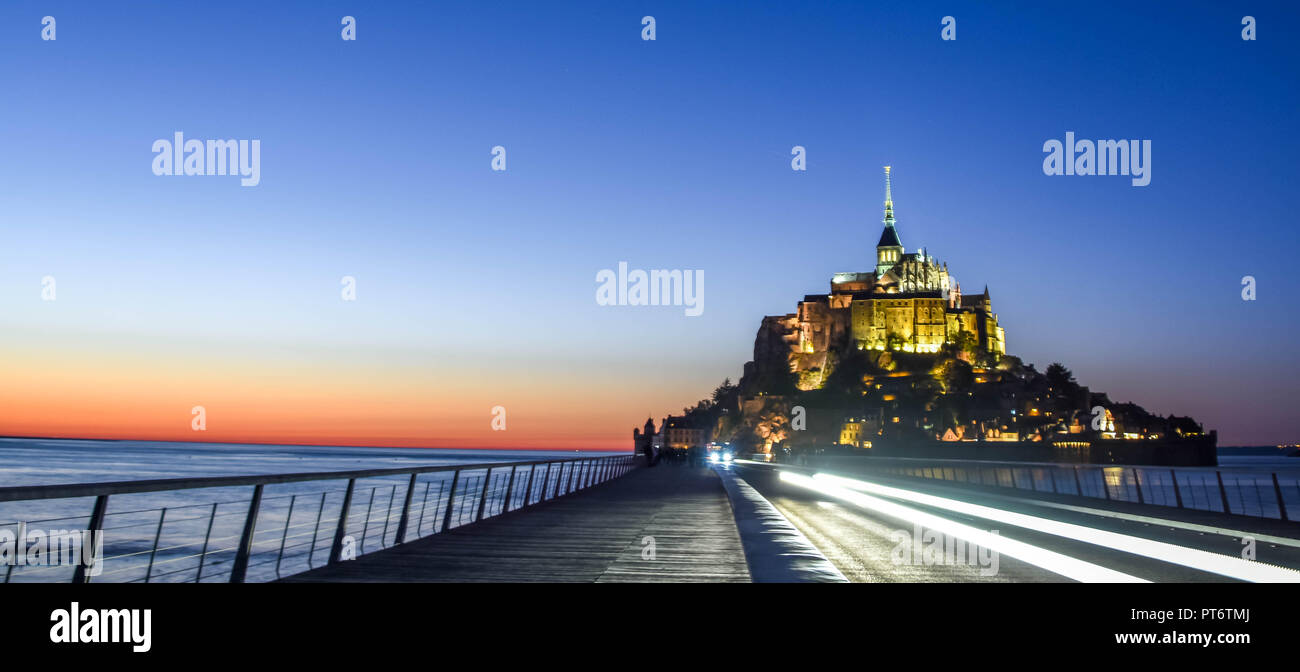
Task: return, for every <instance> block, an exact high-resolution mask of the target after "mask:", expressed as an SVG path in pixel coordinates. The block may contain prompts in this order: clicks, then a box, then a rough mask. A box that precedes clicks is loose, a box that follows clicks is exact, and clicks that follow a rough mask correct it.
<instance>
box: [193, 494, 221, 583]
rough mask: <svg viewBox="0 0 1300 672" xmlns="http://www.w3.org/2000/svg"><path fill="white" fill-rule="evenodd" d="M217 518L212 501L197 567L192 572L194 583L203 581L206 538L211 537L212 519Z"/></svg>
mask: <svg viewBox="0 0 1300 672" xmlns="http://www.w3.org/2000/svg"><path fill="white" fill-rule="evenodd" d="M216 518H217V503H216V502H213V503H212V513H209V514H208V531H207V533H206V534H204V535H203V550H202V551H199V569H198V571H197V572H195V573H194V583H203V563H204V561H206V560H207V559H208V540H210V539H212V521H214V520H216Z"/></svg>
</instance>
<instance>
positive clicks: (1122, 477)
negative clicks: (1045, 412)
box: [821, 457, 1300, 520]
mask: <svg viewBox="0 0 1300 672" xmlns="http://www.w3.org/2000/svg"><path fill="white" fill-rule="evenodd" d="M821 464H823V465H824V466H827V467H829V466H836V467H847V468H851V469H860V470H865V471H871V472H874V473H885V474H890V475H893V476H903V477H909V478H924V479H934V480H942V481H949V482H953V483H965V484H970V485H982V486H991V487H1003V488H1011V489H1018V490H1032V491H1035V492H1044V493H1051V494H1059V495H1075V496H1079V497H1091V498H1094V499H1104V500H1113V501H1120V502H1131V503H1136V504H1152V505H1157V506H1169V507H1175V508H1179V509H1196V510H1200V511H1214V512H1218V513H1228V514H1233V515H1241V516H1252V517H1256V518H1276V519H1279V520H1297V514H1300V476H1297V475H1285V474H1284V475H1282V476H1278V474H1277V472H1257V471H1243V470H1232V469H1212V468H1185V469H1177V468H1165V467H1141V466H1132V467H1130V466H1106V465H1070V464H1055V463H1047V462H1035V463H1025V462H982V461H981V462H978V463H976V462H973V461H969V460H929V459H918V458H883V457H873V458H843V459H839V458H834V457H831V458H823V460H822V461H821Z"/></svg>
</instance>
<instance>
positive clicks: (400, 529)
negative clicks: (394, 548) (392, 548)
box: [393, 473, 419, 545]
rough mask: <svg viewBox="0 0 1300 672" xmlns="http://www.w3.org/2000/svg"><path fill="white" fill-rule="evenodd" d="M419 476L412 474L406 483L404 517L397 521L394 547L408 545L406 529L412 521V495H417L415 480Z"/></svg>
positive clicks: (403, 502) (403, 501)
mask: <svg viewBox="0 0 1300 672" xmlns="http://www.w3.org/2000/svg"><path fill="white" fill-rule="evenodd" d="M418 476H419V474H417V473H412V474H411V480H410V481H408V482H407V483H406V497H405V498H404V499H403V500H402V517H401V518H398V519H397V536H396V537H394V538H393V545H397V544H403V543H406V527H407V525H409V524H410V520H411V495H413V494H415V479H416V477H418Z"/></svg>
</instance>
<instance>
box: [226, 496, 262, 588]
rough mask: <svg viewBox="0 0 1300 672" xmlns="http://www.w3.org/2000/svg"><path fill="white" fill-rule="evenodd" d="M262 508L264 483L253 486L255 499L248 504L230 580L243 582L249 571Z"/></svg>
mask: <svg viewBox="0 0 1300 672" xmlns="http://www.w3.org/2000/svg"><path fill="white" fill-rule="evenodd" d="M261 508H262V484H261V483H258V484H257V485H255V486H253V501H251V502H249V504H248V517H247V518H245V519H244V533H243V535H241V536H240V537H239V550H238V551H235V563H234V564H233V565H231V567H230V582H231V583H243V582H244V575H245V574H247V573H248V556H250V555H252V554H253V534H254V533H256V532H257V512H258V511H259V510H260V509H261Z"/></svg>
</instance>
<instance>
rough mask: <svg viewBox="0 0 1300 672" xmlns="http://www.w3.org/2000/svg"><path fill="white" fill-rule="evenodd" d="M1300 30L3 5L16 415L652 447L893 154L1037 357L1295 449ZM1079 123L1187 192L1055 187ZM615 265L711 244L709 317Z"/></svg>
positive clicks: (8, 322)
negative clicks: (347, 19) (174, 142)
mask: <svg viewBox="0 0 1300 672" xmlns="http://www.w3.org/2000/svg"><path fill="white" fill-rule="evenodd" d="M988 4H993V5H995V6H992V7H989V6H986V5H988ZM864 5H866V6H864ZM47 14H48V15H52V16H54V17H55V18H56V19H57V22H58V23H57V30H58V33H57V35H58V39H57V40H56V41H54V42H44V41H42V40H41V39H40V29H41V25H40V20H41V17H43V16H45V15H47ZM646 14H649V15H653V16H654V17H655V18H656V20H657V38H658V39H657V40H656V41H654V42H646V41H642V40H641V39H640V32H641V17H642V16H643V15H646ZM949 14H950V15H953V16H955V17H956V19H957V28H958V33H957V36H958V39H957V40H956V41H955V42H944V41H941V40H940V38H939V33H940V29H941V25H940V19H941V18H942V17H943V16H944V15H949ZM1244 14H1250V15H1253V16H1255V17H1256V19H1257V20H1258V35H1259V39H1258V40H1257V41H1254V42H1246V41H1243V40H1242V39H1241V36H1240V31H1241V17H1242V15H1244ZM344 15H353V16H355V17H356V19H357V22H358V30H357V35H358V39H357V41H355V42H344V41H342V40H341V39H340V37H339V31H340V29H341V26H340V25H339V22H340V18H341V17H342V16H344ZM1298 19H1300V11H1298V10H1297V9H1296V5H1294V4H1293V3H1285V4H1278V3H1271V2H1263V3H1249V6H1248V8H1233V7H1229V6H1228V3H1218V2H1204V3H1180V4H1179V5H1178V6H1177V7H1176V8H1172V7H1170V6H1167V5H1157V4H1146V3H1131V2H1126V3H1114V4H1109V3H1089V4H1088V6H1086V7H1084V6H1078V5H1073V4H1071V5H1066V4H1065V3H1030V2H1026V3H1015V4H1005V5H1003V4H1002V3H973V2H945V3H927V2H908V3H861V2H855V3H815V4H810V3H794V2H785V3H753V2H747V3H729V4H712V3H700V2H690V3H670V2H639V3H618V2H592V3H562V4H554V3H536V2H533V3H523V2H520V3H492V4H491V5H488V4H487V3H462V4H444V3H437V4H434V3H420V4H414V3H412V4H410V5H405V4H399V3H369V2H366V3H355V2H354V3H337V2H311V3H235V2H227V3H209V4H204V5H199V4H198V3H161V2H159V3H125V4H123V3H111V4H110V3H101V2H84V3H80V2H79V3H66V2H53V1H46V2H39V3H36V2H9V3H5V4H4V5H3V7H0V64H3V65H2V66H0V90H2V91H4V95H3V97H0V143H3V144H2V146H3V152H4V160H3V161H0V183H2V184H3V185H4V186H3V188H0V434H24V435H31V434H38V435H50V436H98V437H133V438H151V439H177V440H213V441H216V440H220V441H269V442H305V443H334V444H353V445H356V444H361V445H421V446H448V447H451V446H456V447H538V448H591V449H598V448H604V449H608V448H619V449H622V448H627V447H629V446H630V442H629V432H630V430H631V428H632V427H633V426H636V425H639V424H640V423H642V422H644V420H645V417H646V415H647V414H648V413H652V414H654V416H655V417H657V418H658V417H662V416H663V415H664V414H666V413H668V412H672V411H676V410H679V409H680V408H681V407H682V406H684V405H687V404H689V403H693V402H694V401H695V400H697V399H699V398H701V397H703V396H705V395H707V394H708V393H709V392H710V391H711V390H712V388H713V387H714V386H715V385H716V384H717V383H719V382H720V381H721V380H722V379H723V378H724V377H731V378H732V379H733V380H735V379H736V378H738V377H739V375H740V373H741V367H742V365H743V364H744V362H745V361H746V360H748V359H750V357H751V356H752V344H753V338H754V334H755V332H756V331H757V328H758V325H759V322H760V320H761V318H762V317H763V316H764V315H771V314H782V313H787V312H792V311H793V310H794V309H795V304H796V302H797V301H798V300H799V299H800V298H801V297H802V296H803V295H804V294H807V293H816V292H824V291H826V289H827V288H828V281H829V278H830V275H831V273H833V272H837V271H867V270H870V269H871V268H872V267H873V266H874V245H875V242H876V239H877V238H878V237H879V231H880V218H881V214H880V209H881V207H880V206H881V201H882V199H883V194H882V180H881V166H882V165H884V164H892V165H893V166H894V175H895V177H894V200H895V206H896V213H897V217H898V226H899V232H900V234H901V237H902V240H903V244H904V245H905V246H906V247H907V249H908V250H909V251H912V250H914V249H915V248H917V247H919V246H925V247H926V249H927V251H928V252H929V253H930V254H932V255H934V256H936V257H938V258H939V259H940V260H942V261H946V262H947V263H948V264H949V267H950V269H951V270H952V272H953V274H954V275H955V277H956V278H957V279H958V280H959V281H960V282H961V283H962V285H963V287H964V289H966V291H967V292H978V291H980V290H982V289H983V286H984V284H985V283H987V284H988V285H989V287H990V291H991V293H992V297H993V302H994V309H995V310H996V311H997V312H998V314H999V316H1000V319H1001V323H1002V324H1003V326H1005V327H1006V329H1007V335H1008V343H1009V351H1010V352H1011V353H1012V354H1017V355H1019V356H1021V357H1022V358H1024V359H1025V361H1027V362H1032V363H1035V364H1037V365H1038V366H1039V368H1040V370H1041V369H1043V368H1045V366H1046V365H1047V364H1048V363H1050V362H1052V361H1058V360H1059V361H1061V362H1064V363H1065V364H1066V365H1067V366H1069V367H1071V368H1072V369H1073V370H1074V372H1075V374H1076V376H1077V377H1078V379H1079V380H1080V382H1082V383H1083V384H1085V385H1089V386H1090V387H1092V389H1094V390H1097V391H1106V392H1108V393H1109V394H1110V395H1111V398H1112V399H1113V400H1116V401H1134V402H1137V403H1139V404H1141V405H1143V406H1145V407H1146V408H1148V409H1149V410H1151V411H1153V412H1157V413H1161V414H1167V413H1171V412H1172V413H1177V414H1190V415H1193V416H1194V417H1196V418H1197V419H1198V420H1200V421H1202V422H1203V423H1204V424H1205V425H1206V427H1207V428H1209V429H1217V430H1219V432H1220V443H1221V445H1233V444H1261V443H1279V442H1294V441H1297V440H1300V431H1298V430H1300V422H1298V421H1297V415H1296V413H1295V411H1294V409H1295V406H1296V399H1297V397H1298V396H1300V379H1298V377H1297V373H1300V354H1298V353H1297V348H1296V347H1295V342H1296V338H1297V334H1300V316H1298V315H1297V311H1298V310H1300V307H1298V306H1297V305H1296V302H1295V301H1292V300H1290V296H1291V295H1289V294H1288V293H1287V292H1288V291H1290V289H1291V288H1292V285H1289V284H1288V283H1290V282H1292V281H1293V279H1292V275H1291V274H1292V270H1291V269H1292V267H1293V265H1294V259H1295V256H1296V254H1297V252H1298V251H1300V250H1298V247H1300V246H1297V233H1296V221H1295V220H1296V218H1295V215H1294V210H1293V201H1294V196H1295V194H1296V193H1297V190H1296V180H1295V176H1296V165H1297V163H1296V157H1297V156H1298V155H1300V138H1298V136H1297V133H1296V121H1295V119H1296V117H1295V115H1296V109H1297V102H1300V101H1298V100H1297V98H1298V94H1297V87H1296V83H1297V81H1298V78H1297V74H1298V72H1297V70H1300V65H1298V64H1300V57H1298V56H1300V55H1298V54H1297V53H1296V52H1297V49H1298V48H1300V47H1297V44H1298V43H1297V41H1296V40H1295V39H1294V38H1293V37H1292V36H1291V35H1290V34H1289V31H1291V30H1293V29H1294V27H1295V26H1296V25H1298V24H1300V21H1298ZM1067 130H1069V131H1075V132H1076V134H1078V136H1079V137H1081V138H1092V139H1097V138H1138V139H1149V140H1151V141H1152V145H1153V152H1152V180H1151V184H1150V186H1147V187H1144V188H1135V187H1132V186H1130V185H1129V181H1128V179H1127V178H1125V177H1064V176H1061V177H1048V176H1045V175H1044V174H1043V172H1042V160H1043V156H1044V154H1043V152H1042V145H1043V142H1044V141H1045V140H1048V139H1051V138H1057V139H1061V138H1063V137H1064V133H1065V132H1066V131H1067ZM175 131H183V132H184V133H185V134H186V136H187V137H189V138H199V139H210V138H243V139H251V138H257V139H260V140H261V143H262V156H261V172H262V181H261V184H260V185H259V186H257V187H251V188H242V187H240V186H239V184H238V179H237V178H234V177H185V178H180V177H158V176H155V175H153V174H152V172H151V170H150V166H151V162H152V159H153V154H152V152H151V149H150V148H151V146H152V143H153V141H154V140H156V139H159V138H168V139H170V138H171V136H172V134H173V133H174V132H175ZM495 145H502V146H504V147H506V149H507V152H508V170H507V171H505V172H504V173H497V172H493V171H492V170H491V169H490V160H491V155H490V149H491V148H492V147H493V146H495ZM794 145H802V146H805V147H806V148H807V151H808V170H807V171H806V172H803V173H799V172H794V171H792V170H791V169H790V148H791V147H792V146H794ZM619 261H627V262H628V263H629V265H630V266H631V267H633V268H646V269H649V268H677V269H703V270H704V272H705V311H704V314H703V315H702V316H700V317H686V316H685V315H683V310H682V308H680V307H676V308H674V307H638V308H629V307H622V308H619V307H601V306H598V305H596V303H595V300H594V296H595V288H596V284H595V281H594V279H595V275H596V272H597V271H599V270H600V269H604V268H614V267H616V265H617V264H618V262H619ZM46 275H51V276H54V277H55V279H56V281H57V291H58V294H57V296H58V298H57V300H56V301H53V302H48V301H42V300H41V279H42V278H43V277H44V276H46ZM344 275H352V276H355V277H356V278H357V291H358V299H357V301H355V302H344V301H341V300H340V298H339V289H340V285H339V283H340V278H341V277H342V276H344ZM1244 275H1253V276H1255V278H1256V279H1257V282H1258V300H1257V301H1254V302H1245V301H1242V300H1241V296H1240V292H1241V278H1242V276H1244ZM195 405H203V406H204V407H205V408H206V409H207V423H208V431H207V432H205V433H203V434H202V435H199V434H197V433H195V432H192V431H191V430H190V409H191V407H193V406H195ZM497 405H501V406H504V407H506V409H507V430H506V431H505V432H493V431H491V429H490V421H491V413H490V409H491V408H492V407H493V406H497Z"/></svg>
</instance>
